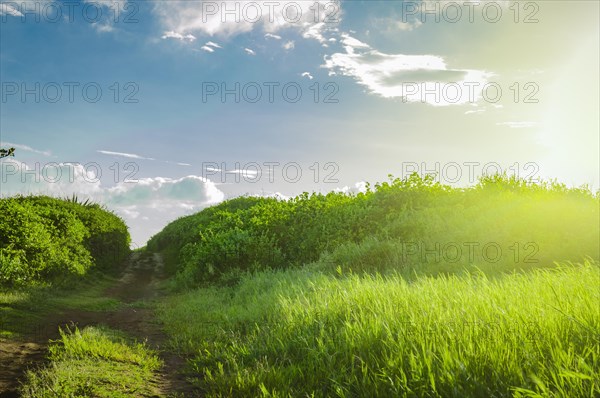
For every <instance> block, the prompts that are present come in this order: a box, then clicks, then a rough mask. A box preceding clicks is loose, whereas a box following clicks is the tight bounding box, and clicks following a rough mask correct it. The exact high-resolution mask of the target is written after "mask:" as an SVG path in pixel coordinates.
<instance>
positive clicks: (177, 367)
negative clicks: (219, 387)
mask: <svg viewBox="0 0 600 398" xmlns="http://www.w3.org/2000/svg"><path fill="white" fill-rule="evenodd" d="M165 278H166V276H165V274H164V266H163V262H162V258H161V257H160V255H158V254H153V255H142V254H140V253H133V254H132V255H131V257H130V259H129V261H128V265H127V267H126V269H125V271H124V273H123V276H122V277H121V279H120V280H119V282H118V283H117V284H116V285H115V286H112V287H110V288H108V289H107V290H106V291H105V292H104V296H105V297H109V298H115V299H118V300H120V301H122V302H124V303H128V304H131V303H134V302H138V301H146V300H147V301H150V300H154V299H157V298H159V297H161V296H162V295H164V294H165V292H164V291H162V290H160V288H159V283H160V282H161V281H162V280H164V279H165ZM99 324H103V325H106V326H108V327H110V328H112V329H117V330H121V331H123V332H125V333H127V334H128V335H130V336H132V337H134V338H136V339H137V340H138V341H146V342H147V344H148V346H149V347H151V348H153V349H155V350H157V351H158V353H159V356H160V358H161V359H162V360H163V362H164V366H163V368H162V369H161V370H160V371H159V372H158V373H157V374H156V377H155V380H149V381H148V382H149V383H152V384H153V385H155V386H156V387H157V389H158V390H159V391H160V392H161V396H184V397H199V396H201V394H200V393H199V392H198V391H197V390H195V389H194V388H193V386H192V385H191V384H190V383H188V382H187V380H186V379H187V377H189V376H192V375H187V374H185V373H184V371H185V364H186V360H185V359H184V358H182V357H180V356H178V355H176V354H174V353H172V352H170V351H168V350H166V349H165V346H166V343H167V340H168V338H167V336H166V335H165V333H164V332H163V330H162V325H161V324H160V322H159V321H158V320H157V318H156V316H155V313H154V310H153V309H152V308H149V307H148V306H144V305H141V306H138V305H134V306H121V308H119V309H118V310H115V311H103V312H95V311H82V310H66V311H64V312H62V313H58V314H49V315H48V316H47V318H46V319H45V320H44V321H42V322H41V323H40V324H39V325H38V327H36V330H35V332H34V333H31V334H29V335H26V336H23V337H22V338H20V339H18V340H7V341H0V398H9V397H18V396H19V395H18V391H17V390H18V387H19V385H20V383H21V382H22V380H23V376H24V375H25V373H26V371H27V370H28V369H35V368H36V367H39V366H42V365H44V364H46V363H47V360H46V358H45V356H46V353H47V349H48V342H49V340H55V339H57V338H59V330H58V329H59V327H63V328H64V327H65V326H70V327H73V326H77V327H79V328H80V329H81V328H84V327H86V326H95V325H99Z"/></svg>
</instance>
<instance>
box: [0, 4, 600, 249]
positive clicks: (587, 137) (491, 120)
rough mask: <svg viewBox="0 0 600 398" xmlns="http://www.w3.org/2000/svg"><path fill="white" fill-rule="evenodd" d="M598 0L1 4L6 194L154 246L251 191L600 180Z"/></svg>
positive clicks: (0, 136) (0, 133)
mask: <svg viewBox="0 0 600 398" xmlns="http://www.w3.org/2000/svg"><path fill="white" fill-rule="evenodd" d="M598 7H599V6H598V3H597V2H592V1H569V2H566V1H556V2H542V1H537V2H531V1H529V2H526V1H523V2H512V1H482V2H479V3H465V2H462V1H461V2H452V1H381V2H378V1H297V2H292V1H264V2H263V1H257V2H252V1H218V2H211V1H181V2H178V1H143V2H142V1H138V2H132V1H124V0H121V1H112V0H106V1H96V2H92V1H81V2H72V1H71V2H62V1H52V0H45V1H17V2H4V1H2V2H1V3H0V18H1V25H0V29H1V34H0V44H1V45H0V80H1V83H2V87H1V89H2V91H1V99H0V107H1V109H0V141H1V145H2V147H7V146H13V147H15V148H16V149H17V151H16V155H17V156H16V157H15V158H14V159H9V160H6V159H5V160H2V181H1V182H0V184H1V185H0V191H1V192H0V193H1V194H2V196H8V195H12V194H15V193H46V194H52V195H58V196H66V195H71V194H72V193H78V194H79V196H81V197H88V196H89V197H91V198H93V199H94V200H97V201H101V202H103V203H106V204H107V205H108V207H110V208H111V209H114V210H115V211H116V212H117V213H119V214H120V215H122V216H123V217H124V218H125V219H126V221H127V222H128V224H129V225H130V228H131V232H132V236H133V241H134V242H135V243H136V245H139V246H142V245H143V244H145V242H146V240H147V239H148V238H149V237H150V236H151V235H152V234H154V233H156V232H158V231H159V230H160V229H161V228H162V227H163V226H164V225H165V224H166V223H167V222H168V221H170V220H173V219H175V218H177V217H179V216H182V215H185V214H189V213H191V212H195V211H198V210H199V209H201V208H203V207H205V206H208V205H210V204H214V203H218V202H220V201H222V200H224V199H226V198H230V197H235V196H239V195H244V194H250V195H279V196H282V197H286V196H291V195H295V194H298V193H301V192H303V191H320V192H327V191H331V190H336V189H338V190H340V189H341V190H350V191H351V190H360V189H362V187H363V186H364V183H363V182H364V181H370V182H376V181H382V180H385V179H386V178H387V175H388V174H393V175H395V176H405V175H407V174H408V173H410V172H411V171H417V172H420V173H428V172H437V173H438V178H439V179H440V180H441V181H442V182H445V183H454V184H469V183H472V182H474V180H475V177H476V176H477V175H481V174H482V173H486V172H494V171H496V170H497V171H506V172H507V173H509V174H515V173H517V174H519V175H520V176H522V177H532V178H557V179H559V180H560V181H562V182H565V183H567V184H568V185H580V184H583V183H588V184H590V185H592V186H593V187H595V188H596V189H597V188H598V186H599V185H600V183H599V178H600V177H599V152H598V151H599V123H598V122H599V116H598V109H599V103H598V102H599V100H598V97H599V92H598V87H599V81H598V80H599V79H598V70H599V64H598V56H599V55H598V48H599V47H600V43H599V42H598V41H599V36H600V33H599V25H600V24H599V21H598V15H599V9H598Z"/></svg>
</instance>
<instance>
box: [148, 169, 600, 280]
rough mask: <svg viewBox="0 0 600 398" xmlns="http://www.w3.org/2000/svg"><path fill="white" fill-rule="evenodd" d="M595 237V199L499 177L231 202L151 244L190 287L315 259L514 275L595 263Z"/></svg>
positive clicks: (174, 226)
mask: <svg viewBox="0 0 600 398" xmlns="http://www.w3.org/2000/svg"><path fill="white" fill-rule="evenodd" d="M598 240H599V236H598V197H597V196H594V195H593V194H592V193H591V192H590V191H589V189H587V188H586V187H583V188H567V187H566V186H564V185H562V184H558V183H556V182H550V183H544V182H542V183H531V182H528V181H525V180H521V179H518V178H514V177H507V176H502V175H499V176H498V175H497V176H488V177H484V178H482V179H481V180H480V182H479V183H478V184H477V185H476V186H474V187H470V188H464V189H463V188H452V187H449V186H444V185H442V184H440V183H437V182H435V181H434V179H433V177H431V176H426V177H424V178H421V177H420V176H418V175H417V174H413V175H412V176H410V177H408V178H406V179H398V178H396V179H394V178H393V177H392V176H390V180H389V182H384V183H380V184H376V185H375V186H374V189H371V188H370V187H369V189H368V190H367V192H366V193H361V194H357V195H347V194H343V193H329V194H326V195H323V194H307V193H304V194H302V195H299V196H298V197H296V198H293V199H290V200H287V201H282V200H276V199H273V198H248V197H243V198H237V199H233V200H229V201H226V202H224V203H221V204H219V205H218V206H214V207H211V208H208V209H205V210H204V211H202V212H200V213H197V214H194V215H192V216H188V217H184V218H181V219H179V220H176V221H175V222H173V223H171V224H169V225H168V226H167V227H166V228H165V229H164V230H163V231H162V232H160V233H159V234H157V235H156V236H154V237H153V238H152V239H151V240H150V241H149V243H148V248H149V249H150V250H152V251H162V252H163V253H165V254H166V255H165V257H166V260H167V263H168V264H169V269H170V270H171V272H177V278H176V280H177V281H178V282H179V283H180V284H181V285H183V286H194V285H197V284H199V283H205V282H221V283H226V284H229V283H231V282H235V281H236V280H237V279H238V277H239V276H240V275H241V274H243V273H245V272H252V271H258V270H265V269H283V268H289V267H293V266H298V265H303V264H308V263H312V262H316V263H317V264H316V265H317V266H318V267H320V268H322V269H323V268H324V269H329V270H332V271H337V272H347V271H352V272H383V271H385V270H398V269H408V270H410V269H415V268H416V269H417V270H418V271H420V272H424V273H428V272H430V271H431V272H432V273H439V272H442V273H443V272H458V271H461V270H462V269H464V267H468V266H477V267H480V268H486V267H493V268H494V270H495V271H498V270H506V271H510V270H513V269H527V268H530V267H532V266H534V265H537V266H540V265H543V266H552V264H553V262H554V261H568V260H571V261H581V260H582V259H583V258H584V257H591V258H594V259H597V258H598V257H599V256H600V255H599V252H598V251H599V247H598V245H599V243H598ZM469 245H470V246H469ZM486 245H487V246H486ZM457 247H458V248H460V250H461V253H460V257H459V258H458V260H456V261H455V260H454V257H453V255H454V254H455V253H454V252H452V250H455V249H456V248H457ZM484 248H487V249H485V250H484ZM496 248H500V249H501V255H500V257H499V259H498V260H497V261H496V260H495V258H492V257H495V256H496V253H495V252H494V250H495V249H496ZM428 253H429V254H428ZM431 253H433V254H431Z"/></svg>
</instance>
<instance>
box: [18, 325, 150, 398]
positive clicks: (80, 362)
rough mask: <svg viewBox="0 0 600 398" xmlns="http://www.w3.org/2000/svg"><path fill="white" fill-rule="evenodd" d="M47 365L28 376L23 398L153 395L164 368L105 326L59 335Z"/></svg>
mask: <svg viewBox="0 0 600 398" xmlns="http://www.w3.org/2000/svg"><path fill="white" fill-rule="evenodd" d="M49 351H50V353H49V359H50V361H51V362H50V365H49V366H47V367H46V368H42V369H40V370H37V371H29V372H28V373H27V379H26V382H25V383H24V385H23V387H22V389H21V394H22V396H23V397H25V398H29V397H31V398H33V397H35V398H43V397H57V396H59V397H110V398H118V397H133V396H137V397H141V396H155V395H156V394H158V388H157V386H156V385H154V384H153V383H152V379H153V376H154V372H155V371H156V370H158V369H159V368H160V367H161V366H162V364H161V361H160V360H159V358H158V356H157V355H156V353H155V352H153V351H152V350H150V349H148V347H146V346H145V345H144V344H140V343H135V342H132V341H131V340H130V339H128V338H127V337H126V336H125V335H124V334H122V333H120V332H118V331H115V330H111V329H108V328H104V327H87V328H85V329H83V330H79V329H75V330H74V331H72V332H71V331H68V330H67V331H61V339H60V340H59V341H57V342H54V343H53V344H52V345H51V346H50V350H49Z"/></svg>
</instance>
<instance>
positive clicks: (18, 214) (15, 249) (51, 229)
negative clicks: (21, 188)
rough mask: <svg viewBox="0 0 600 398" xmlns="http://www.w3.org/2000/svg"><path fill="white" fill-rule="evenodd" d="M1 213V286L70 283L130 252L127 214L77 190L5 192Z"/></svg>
mask: <svg viewBox="0 0 600 398" xmlns="http://www.w3.org/2000/svg"><path fill="white" fill-rule="evenodd" d="M0 214H2V218H1V219H0V287H2V286H4V287H8V288H15V287H23V286H33V285H59V284H66V283H69V282H72V281H73V279H74V278H78V277H82V276H84V275H86V274H88V273H89V272H90V271H95V270H100V271H109V270H111V269H112V268H113V267H116V266H119V265H121V264H122V263H123V260H124V259H125V258H126V257H127V256H128V255H129V243H130V237H129V232H128V230H127V226H126V225H125V223H124V222H123V220H122V219H121V218H119V217H118V216H116V215H115V214H114V213H112V212H110V211H108V210H107V209H105V208H103V207H102V206H100V205H99V204H96V203H89V202H88V201H85V202H79V201H78V199H77V197H75V196H74V197H73V198H71V199H58V198H51V197H47V196H17V197H10V198H3V199H0Z"/></svg>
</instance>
